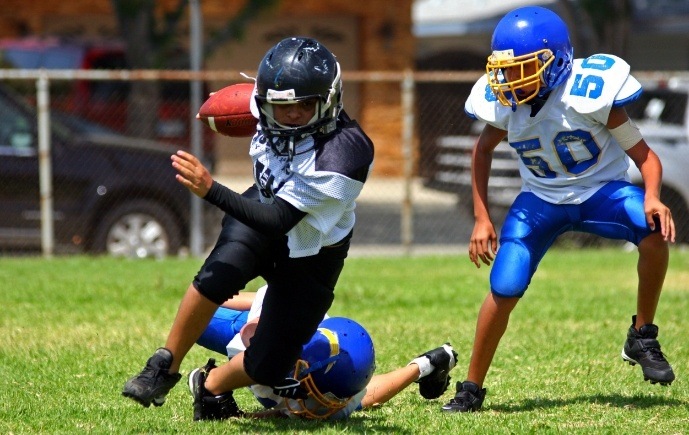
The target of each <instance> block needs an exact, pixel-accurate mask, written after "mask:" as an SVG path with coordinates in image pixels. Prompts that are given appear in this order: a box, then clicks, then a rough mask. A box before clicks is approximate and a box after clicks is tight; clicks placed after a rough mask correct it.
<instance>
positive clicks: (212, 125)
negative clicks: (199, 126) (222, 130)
mask: <svg viewBox="0 0 689 435" xmlns="http://www.w3.org/2000/svg"><path fill="white" fill-rule="evenodd" d="M208 125H209V126H210V127H211V129H212V130H213V131H214V132H216V133H217V132H218V129H217V128H215V118H214V117H213V116H209V117H208Z"/></svg>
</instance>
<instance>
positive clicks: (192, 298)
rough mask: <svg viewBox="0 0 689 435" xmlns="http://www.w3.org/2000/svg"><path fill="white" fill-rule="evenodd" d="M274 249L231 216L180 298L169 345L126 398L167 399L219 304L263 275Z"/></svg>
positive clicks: (132, 381) (125, 392)
mask: <svg viewBox="0 0 689 435" xmlns="http://www.w3.org/2000/svg"><path fill="white" fill-rule="evenodd" d="M269 248H270V240H269V239H267V238H264V237H263V236H261V235H260V234H258V233H256V232H255V231H254V230H252V229H250V228H249V227H246V226H244V225H243V224H241V223H239V222H238V221H236V220H234V219H231V218H229V217H225V219H224V221H223V228H222V231H221V234H220V237H219V238H218V241H217V243H216V246H215V247H214V249H213V251H212V252H211V254H210V255H209V256H208V258H207V259H206V261H205V263H204V265H203V266H202V267H201V270H200V271H199V273H198V274H197V275H196V277H195V278H194V282H193V283H192V284H191V285H190V286H189V287H188V288H187V291H186V293H185V295H184V297H183V299H182V302H181V303H180V306H179V308H178V311H177V315H176V317H175V320H174V322H173V324H172V327H171V329H170V332H169V333H168V338H167V341H166V343H165V347H162V348H159V349H158V350H156V352H155V353H154V355H153V356H152V357H151V358H149V360H148V361H147V363H146V366H145V367H144V369H143V370H142V371H141V373H139V374H138V375H136V376H134V377H132V378H131V379H129V380H128V381H127V382H126V383H125V386H124V389H123V391H122V394H123V395H124V396H125V397H129V398H132V399H134V400H135V401H137V402H139V403H140V404H142V405H143V406H145V407H148V406H150V404H151V403H153V404H154V405H156V406H161V405H162V404H163V403H164V402H165V396H166V395H167V393H168V392H169V391H170V389H172V387H174V385H175V384H176V383H177V381H179V378H180V376H179V373H178V372H179V366H180V364H181V362H182V360H183V359H184V357H185V356H186V354H187V352H189V349H191V347H192V346H193V345H194V343H195V342H196V340H197V339H198V338H199V337H200V336H201V334H202V333H203V331H204V330H205V328H206V327H207V326H208V323H209V321H210V319H211V318H212V317H213V314H214V313H215V311H216V310H217V308H218V306H219V305H220V304H222V303H223V302H224V301H225V300H227V299H228V298H230V297H232V295H234V294H237V292H239V290H241V289H242V288H244V287H245V285H246V283H247V282H249V281H250V280H251V279H253V278H255V277H256V276H257V275H258V273H259V270H260V264H261V258H262V256H265V255H267V254H266V252H269V251H270V249H269Z"/></svg>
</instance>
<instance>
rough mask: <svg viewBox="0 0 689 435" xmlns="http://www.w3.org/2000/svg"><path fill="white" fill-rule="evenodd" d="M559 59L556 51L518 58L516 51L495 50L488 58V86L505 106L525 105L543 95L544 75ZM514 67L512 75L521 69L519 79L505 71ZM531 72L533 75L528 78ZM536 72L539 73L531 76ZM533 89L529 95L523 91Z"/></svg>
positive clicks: (539, 52) (545, 50)
mask: <svg viewBox="0 0 689 435" xmlns="http://www.w3.org/2000/svg"><path fill="white" fill-rule="evenodd" d="M554 59H555V57H554V56H553V53H552V51H550V50H548V49H543V50H539V51H536V52H534V53H529V54H525V55H522V56H514V54H513V51H512V50H502V51H501V50H495V51H493V53H492V54H491V55H490V56H488V62H487V63H486V75H487V77H488V85H489V86H490V88H491V90H492V91H493V93H494V94H495V96H496V97H497V98H498V100H499V101H500V103H501V104H502V105H503V106H508V107H509V106H512V107H513V108H515V107H516V105H519V104H524V103H526V102H528V101H531V100H532V99H534V98H536V97H537V96H539V95H540V94H541V93H542V92H541V88H542V87H543V85H544V83H545V80H544V73H545V72H546V70H547V69H548V67H549V66H550V64H551V63H552V62H553V60H554ZM506 68H511V74H510V75H511V76H512V75H514V74H515V72H516V71H517V70H518V71H520V73H519V74H517V77H516V78H514V77H513V78H512V79H511V80H508V79H507V78H506V76H505V73H504V70H505V69H506ZM525 69H528V70H529V72H530V75H525ZM532 71H535V72H533V73H531V72H532ZM526 88H531V89H529V90H528V92H526V93H522V92H519V91H520V90H523V89H526Z"/></svg>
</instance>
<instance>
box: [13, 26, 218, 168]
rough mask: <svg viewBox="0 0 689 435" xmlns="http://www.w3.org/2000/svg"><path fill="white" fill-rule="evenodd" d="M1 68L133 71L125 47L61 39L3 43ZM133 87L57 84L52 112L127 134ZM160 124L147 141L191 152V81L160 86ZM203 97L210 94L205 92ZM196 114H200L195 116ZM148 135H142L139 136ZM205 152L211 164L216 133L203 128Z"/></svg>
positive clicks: (100, 82)
mask: <svg viewBox="0 0 689 435" xmlns="http://www.w3.org/2000/svg"><path fill="white" fill-rule="evenodd" d="M0 67H4V68H22V69H37V68H45V69H84V70H94V69H100V70H122V69H129V65H128V63H127V60H126V52H125V49H124V45H123V44H121V43H118V42H116V41H95V42H94V41H82V40H74V39H60V38H55V37H51V38H37V37H27V38H3V39H0ZM130 90H131V82H128V81H122V80H75V81H63V82H55V83H53V86H52V90H51V93H52V94H53V95H52V98H51V104H52V105H53V108H55V109H59V110H62V111H65V112H67V113H72V114H74V115H75V116H77V117H79V118H83V119H88V120H91V121H93V122H96V123H99V124H102V125H107V126H108V127H110V128H111V129H113V130H115V131H118V132H120V133H126V132H127V111H128V110H129V106H128V105H129V101H128V100H129V95H130ZM159 94H160V100H159V105H158V113H157V114H156V121H155V125H152V126H151V128H150V130H151V132H152V133H153V134H151V135H149V136H148V137H152V138H155V139H157V140H161V141H165V142H167V143H172V144H174V145H175V146H183V147H188V146H189V144H190V128H189V123H190V120H191V119H192V117H191V115H190V112H191V110H190V100H189V99H190V85H189V82H187V81H176V80H167V81H162V82H160V92H159ZM203 95H208V91H207V90H205V91H204V93H203ZM194 114H195V113H194ZM139 133H143V132H137V133H136V134H139ZM203 134H204V141H203V142H204V153H205V157H206V160H207V161H208V162H209V163H212V161H213V159H214V156H213V144H214V141H213V140H212V139H213V137H212V135H213V133H212V131H211V130H210V129H203Z"/></svg>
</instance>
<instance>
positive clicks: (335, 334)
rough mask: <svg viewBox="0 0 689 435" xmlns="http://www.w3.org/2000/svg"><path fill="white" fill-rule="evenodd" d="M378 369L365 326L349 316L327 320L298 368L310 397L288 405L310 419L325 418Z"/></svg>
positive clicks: (305, 352) (296, 412)
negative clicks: (295, 404) (296, 403)
mask: <svg viewBox="0 0 689 435" xmlns="http://www.w3.org/2000/svg"><path fill="white" fill-rule="evenodd" d="M375 368H376V364H375V351H374V349H373V341H372V340H371V337H370V336H369V335H368V332H366V329H364V327H363V326H361V325H360V324H358V323H357V322H355V321H354V320H352V319H348V318H346V317H330V318H328V319H325V320H323V321H322V322H321V323H320V325H319V326H318V331H317V332H316V333H315V334H314V335H313V337H312V338H311V340H310V341H309V342H308V343H307V344H306V345H304V348H303V351H302V353H301V359H300V360H298V361H297V364H296V367H295V372H294V377H295V378H296V379H299V380H300V381H301V383H302V385H304V387H305V388H306V390H307V391H308V393H309V398H308V399H306V400H299V401H298V402H299V403H298V405H299V406H294V404H290V403H289V402H288V407H289V408H290V411H292V412H293V413H294V414H299V415H302V416H304V417H307V418H326V417H328V416H330V415H332V414H333V413H335V412H337V411H339V410H340V409H342V408H344V407H345V406H346V404H347V402H348V401H349V399H350V398H351V397H352V396H354V395H356V394H357V393H358V392H360V391H361V390H363V389H364V388H365V387H366V385H367V384H368V382H369V381H370V380H371V377H372V376H373V372H374V370H375Z"/></svg>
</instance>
